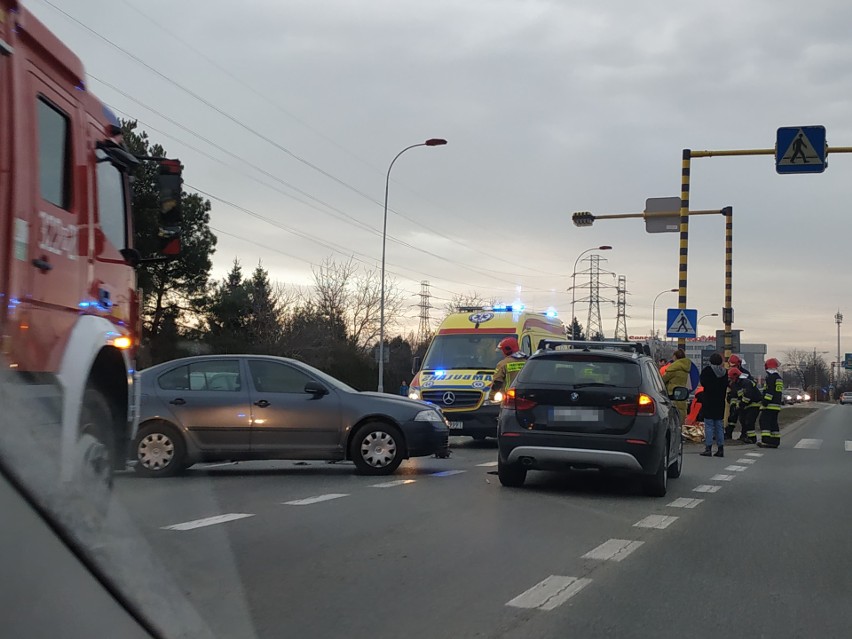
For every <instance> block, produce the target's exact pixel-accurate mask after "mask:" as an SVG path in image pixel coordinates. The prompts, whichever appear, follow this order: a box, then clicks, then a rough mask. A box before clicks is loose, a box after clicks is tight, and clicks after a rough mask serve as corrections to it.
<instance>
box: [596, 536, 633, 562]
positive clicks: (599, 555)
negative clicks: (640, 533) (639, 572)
mask: <svg viewBox="0 0 852 639" xmlns="http://www.w3.org/2000/svg"><path fill="white" fill-rule="evenodd" d="M644 543H645V542H644V541H631V540H629V539H610V540H609V541H605V542H603V543H602V544H601V545H600V546H598V547H597V548H595V549H594V550H590V551H589V552H587V553H586V554H585V555H583V557H582V558H583V559H601V560H603V561H621V560H622V559H624V558H625V557H626V556H627V555H629V554H630V553H632V552H633V551H634V550H636V549H637V548H638V547H639V546H641V545H642V544H644Z"/></svg>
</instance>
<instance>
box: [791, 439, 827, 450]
mask: <svg viewBox="0 0 852 639" xmlns="http://www.w3.org/2000/svg"><path fill="white" fill-rule="evenodd" d="M820 446H822V440H821V439H800V440H799V443H798V444H796V445H795V446H793V448H807V449H810V450H819V448H820Z"/></svg>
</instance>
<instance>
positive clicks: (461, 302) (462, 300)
mask: <svg viewBox="0 0 852 639" xmlns="http://www.w3.org/2000/svg"><path fill="white" fill-rule="evenodd" d="M495 304H497V298H496V297H489V298H485V297H484V296H482V295H480V294H479V293H478V292H477V291H468V292H467V293H456V294H455V295H453V297H452V298H451V299H450V301H449V302H447V303H446V304H445V305H444V317H446V316H447V315H450V314H451V313H458V312H459V308H463V307H465V306H494V305H495Z"/></svg>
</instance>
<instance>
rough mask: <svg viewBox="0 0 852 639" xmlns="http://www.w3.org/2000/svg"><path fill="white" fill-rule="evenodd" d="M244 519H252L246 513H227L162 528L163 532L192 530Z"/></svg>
mask: <svg viewBox="0 0 852 639" xmlns="http://www.w3.org/2000/svg"><path fill="white" fill-rule="evenodd" d="M246 517H254V515H250V514H247V513H228V514H227V515H216V516H215V517H205V518H204V519H195V520H193V521H185V522H183V523H182V524H174V525H173V526H163V528H162V529H163V530H192V529H193V528H203V527H204V526H212V525H214V524H224V523H225V522H226V521H234V520H235V519H244V518H246Z"/></svg>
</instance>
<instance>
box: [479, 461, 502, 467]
mask: <svg viewBox="0 0 852 639" xmlns="http://www.w3.org/2000/svg"><path fill="white" fill-rule="evenodd" d="M497 463H498V462H496V461H490V462H485V463H484V464H477V466H496V465H497Z"/></svg>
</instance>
